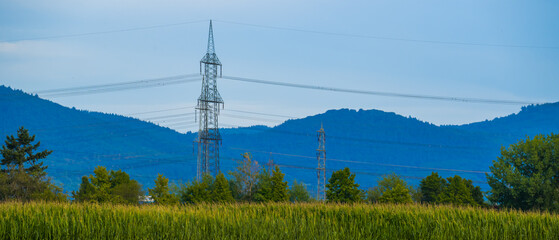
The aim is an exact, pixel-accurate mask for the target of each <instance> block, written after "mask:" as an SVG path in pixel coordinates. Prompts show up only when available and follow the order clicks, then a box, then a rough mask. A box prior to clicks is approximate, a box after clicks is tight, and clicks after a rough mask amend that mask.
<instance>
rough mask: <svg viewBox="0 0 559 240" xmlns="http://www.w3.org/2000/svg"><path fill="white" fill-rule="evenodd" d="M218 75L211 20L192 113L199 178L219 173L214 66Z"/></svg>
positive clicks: (220, 101)
mask: <svg viewBox="0 0 559 240" xmlns="http://www.w3.org/2000/svg"><path fill="white" fill-rule="evenodd" d="M218 67H219V70H220V76H221V71H222V66H221V62H220V61H219V58H217V55H216V54H215V48H214V36H213V28H212V21H211V20H210V31H209V34H208V50H207V52H206V55H204V57H203V58H202V60H200V74H201V75H202V76H203V77H202V93H201V94H200V97H199V98H198V105H197V106H196V112H197V113H198V114H197V115H198V117H199V119H198V122H199V126H200V128H199V130H198V137H197V138H196V141H195V142H197V143H198V159H197V164H198V166H197V167H198V168H197V172H196V177H197V179H198V180H201V179H202V176H203V175H204V174H212V175H214V176H216V175H217V174H218V173H219V171H220V170H219V146H220V144H221V135H220V134H219V124H218V116H219V110H220V107H221V108H223V106H224V104H223V99H221V95H219V92H218V91H217V68H218Z"/></svg>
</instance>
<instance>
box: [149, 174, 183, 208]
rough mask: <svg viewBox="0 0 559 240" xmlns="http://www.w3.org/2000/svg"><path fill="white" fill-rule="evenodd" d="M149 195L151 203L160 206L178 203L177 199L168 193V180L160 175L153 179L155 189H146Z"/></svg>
mask: <svg viewBox="0 0 559 240" xmlns="http://www.w3.org/2000/svg"><path fill="white" fill-rule="evenodd" d="M148 193H149V195H150V196H151V197H152V198H153V202H154V203H156V204H161V205H168V204H175V203H178V200H179V199H178V198H177V197H176V196H175V195H174V194H171V193H170V189H169V179H168V178H166V177H165V176H163V175H161V174H157V179H155V187H154V188H152V189H150V188H148Z"/></svg>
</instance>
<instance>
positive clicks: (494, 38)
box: [0, 0, 559, 131]
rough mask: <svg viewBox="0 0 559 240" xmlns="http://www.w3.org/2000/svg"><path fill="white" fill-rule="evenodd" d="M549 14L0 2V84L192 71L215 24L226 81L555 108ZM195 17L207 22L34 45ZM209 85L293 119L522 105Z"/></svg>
mask: <svg viewBox="0 0 559 240" xmlns="http://www.w3.org/2000/svg"><path fill="white" fill-rule="evenodd" d="M557 12H559V2H556V1H514V2H513V1H443V0H441V1H371V0H369V1H327V0H322V1H292V0H283V1H251V0H246V1H225V0H224V1H178V0H177V1H174V0H160V1H132V0H124V1H108V0H97V1H71V0H55V1H31V0H18V1H5V0H4V1H1V2H0V32H1V34H0V74H1V75H0V84H4V85H8V86H11V87H14V88H18V89H23V90H25V91H28V92H33V91H37V90H44V89H53V88H62V87H73V86H87V85H95V84H106V83H115V82H123V81H134V80H141V79H149V78H158V77H166V76H174V75H179V74H190V73H197V72H198V71H199V61H200V59H201V58H202V56H203V55H204V52H205V50H206V43H207V31H208V23H209V19H214V21H215V22H214V36H215V44H216V52H217V54H218V56H219V58H220V60H221V62H222V63H223V74H224V75H228V76H238V77H247V78H255V79H262V80H270V81H281V82H293V83H301V84H312V85H321V86H329V87H340V88H350V89H364V90H371V91H386V92H398V93H412V94H423V95H441V96H454V97H474V98H492V99H509V100H521V101H529V102H555V101H559V98H558V97H557V96H558V94H557V91H558V90H559V81H557V76H559V24H558V23H559V15H558V14H557ZM197 20H205V21H201V22H197V23H192V24H181V25H175V26H168V27H162V28H153V29H146V30H138V31H125V32H115V33H107V34H95V35H87V36H81V37H67V38H50V39H45V38H43V37H48V36H58V35H67V34H77V33H89V32H102V31H111V30H119V29H129V28H135V27H145V26H154V25H164V24H173V23H181V22H188V21H197ZM228 22H238V23H246V24H255V25H263V26H272V27H282V28H294V29H301V30H308V32H300V31H286V30H279V29H273V28H261V27H255V26H249V25H239V24H232V23H228ZM311 31H318V32H332V33H342V34H349V35H365V36H375V37H380V38H390V39H380V38H360V37H349V36H343V35H325V34H318V33H312V32H311ZM33 38H41V39H36V40H22V39H33ZM394 39H406V40H422V41H423V40H425V41H431V42H430V43H427V42H418V41H399V40H394ZM433 42H451V43H466V44H443V43H433ZM477 44H481V45H477ZM510 45H513V46H512V47H511V46H510ZM519 46H520V47H519ZM218 86H219V90H220V93H221V96H222V97H223V99H224V101H225V108H226V109H228V108H229V109H236V110H245V111H254V112H262V113H272V114H279V115H289V116H296V117H304V116H307V115H314V114H318V113H322V112H324V111H326V110H328V109H337V108H353V109H361V108H362V109H380V110H384V111H389V112H396V113H398V114H401V115H404V116H410V115H411V116H413V117H417V118H418V119H420V120H424V121H428V122H431V123H434V124H464V123H470V122H475V121H483V120H485V119H492V118H495V117H499V116H504V115H508V114H511V113H515V112H518V111H519V110H520V106H518V105H495V104H479V103H459V102H441V101H432V100H417V99H401V98H392V97H378V96H367V95H355V94H348V93H333V92H322V91H316V90H306V89H293V88H285V87H278V86H267V85H257V84H251V83H242V82H234V81H231V80H225V79H219V80H218ZM199 91H200V83H186V84H182V85H173V86H167V87H158V88H149V89H142V90H130V91H121V92H115V93H104V94H96V95H84V96H72V97H59V98H51V100H53V101H55V102H58V103H60V104H62V105H64V106H69V107H76V108H80V109H88V110H95V111H102V112H111V113H119V114H127V113H135V112H142V111H151V110H159V109H168V108H176V107H185V106H194V105H195V104H196V99H197V97H198V95H199ZM182 111H184V112H192V111H193V109H192V110H189V109H186V110H182ZM178 112H180V111H178ZM175 113H177V112H175ZM171 114H172V113H171ZM161 115H163V114H161ZM152 116H155V115H152ZM247 116H248V115H247ZM268 120H269V121H259V120H255V119H236V118H229V117H225V116H224V117H222V118H221V123H224V124H227V125H244V126H246V125H252V124H266V125H275V124H278V123H281V122H282V121H283V120H285V118H280V117H269V119H268ZM194 129H196V127H183V128H177V130H179V131H185V130H194Z"/></svg>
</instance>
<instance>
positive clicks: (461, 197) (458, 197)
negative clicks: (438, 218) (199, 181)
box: [437, 175, 478, 206]
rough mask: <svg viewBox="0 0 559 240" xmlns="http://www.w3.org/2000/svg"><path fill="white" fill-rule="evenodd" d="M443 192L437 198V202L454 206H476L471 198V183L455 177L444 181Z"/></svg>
mask: <svg viewBox="0 0 559 240" xmlns="http://www.w3.org/2000/svg"><path fill="white" fill-rule="evenodd" d="M446 180H447V182H445V184H444V186H443V191H442V192H441V193H440V194H439V195H438V196H437V202H439V203H450V204H455V205H472V206H476V205H478V204H477V203H476V201H475V200H474V198H473V197H472V192H471V187H470V186H472V187H473V185H472V182H471V181H470V180H467V179H463V178H461V177H460V176H458V175H456V176H454V177H449V178H447V179H446Z"/></svg>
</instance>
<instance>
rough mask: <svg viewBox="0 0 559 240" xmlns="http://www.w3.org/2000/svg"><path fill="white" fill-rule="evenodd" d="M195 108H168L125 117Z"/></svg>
mask: <svg viewBox="0 0 559 240" xmlns="http://www.w3.org/2000/svg"><path fill="white" fill-rule="evenodd" d="M194 107H195V106H189V107H179V108H168V109H161V110H155V111H148V112H136V113H125V114H123V115H143V114H150V113H159V112H168V111H175V110H181V109H189V108H194Z"/></svg>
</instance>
